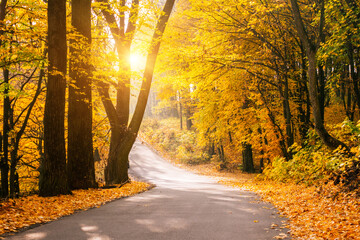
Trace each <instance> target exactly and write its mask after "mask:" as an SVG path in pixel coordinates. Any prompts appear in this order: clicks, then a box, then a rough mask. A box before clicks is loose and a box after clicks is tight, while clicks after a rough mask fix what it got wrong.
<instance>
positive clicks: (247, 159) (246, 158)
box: [242, 142, 255, 173]
mask: <svg viewBox="0 0 360 240" xmlns="http://www.w3.org/2000/svg"><path fill="white" fill-rule="evenodd" d="M242 145H243V150H242V157H243V171H244V172H247V173H253V172H255V169H254V160H253V154H252V146H251V144H249V143H246V142H245V143H243V144H242Z"/></svg>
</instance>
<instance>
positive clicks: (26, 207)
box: [0, 181, 149, 234]
mask: <svg viewBox="0 0 360 240" xmlns="http://www.w3.org/2000/svg"><path fill="white" fill-rule="evenodd" d="M148 188H149V184H147V183H143V182H135V181H133V182H131V183H127V184H125V185H124V186H122V187H121V188H112V189H89V190H74V191H73V194H72V195H61V196H56V197H46V198H45V197H39V196H37V195H33V196H28V197H22V198H19V199H9V200H8V201H5V202H1V205H0V234H4V233H6V232H14V231H16V230H17V229H20V228H23V227H28V226H30V225H32V224H36V223H44V222H48V221H52V220H55V219H57V218H59V217H62V216H65V215H69V214H72V213H74V212H75V211H77V210H85V209H88V208H93V207H99V206H101V205H103V204H104V203H106V202H109V201H112V200H114V199H118V198H122V197H126V196H131V195H134V194H136V193H140V192H143V191H146V190H147V189H148Z"/></svg>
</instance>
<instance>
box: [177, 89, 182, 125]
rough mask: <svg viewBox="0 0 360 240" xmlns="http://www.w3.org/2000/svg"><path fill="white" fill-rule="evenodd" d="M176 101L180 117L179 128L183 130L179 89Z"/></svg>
mask: <svg viewBox="0 0 360 240" xmlns="http://www.w3.org/2000/svg"><path fill="white" fill-rule="evenodd" d="M178 103H179V118H180V130H183V113H182V112H183V109H182V104H181V95H180V91H178Z"/></svg>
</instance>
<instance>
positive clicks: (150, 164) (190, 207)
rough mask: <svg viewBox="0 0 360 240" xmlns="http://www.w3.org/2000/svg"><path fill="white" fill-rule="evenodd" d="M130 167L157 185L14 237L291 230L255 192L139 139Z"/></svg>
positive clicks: (180, 238) (239, 235) (197, 236)
mask: <svg viewBox="0 0 360 240" xmlns="http://www.w3.org/2000/svg"><path fill="white" fill-rule="evenodd" d="M130 173H131V174H133V175H135V176H137V177H138V178H140V179H142V180H145V181H148V182H150V183H153V184H155V185H156V187H155V188H153V189H152V190H150V191H147V192H145V193H141V194H138V195H136V196H133V197H129V198H124V199H120V200H116V201H113V202H111V203H109V204H106V205H104V206H102V207H100V208H94V209H90V210H88V211H84V212H80V213H77V214H74V215H71V216H67V217H64V218H61V219H59V220H57V221H54V222H50V223H47V224H44V225H41V226H39V227H36V228H33V229H30V230H27V231H24V232H21V233H18V234H15V235H14V236H12V237H9V239H29V240H30V239H31V240H35V239H52V240H53V239H54V240H57V239H64V240H65V239H66V240H71V239H74V240H75V239H76V240H81V239H89V240H100V239H104V240H108V239H121V240H138V239H141V240H151V239H154V240H155V239H156V240H158V239H164V240H185V239H194V240H202V239H204V240H212V239H213V240H221V239H224V240H225V239H226V240H233V239H234V240H235V239H243V240H252V239H259V240H261V239H273V238H274V237H275V236H283V235H280V234H281V233H286V232H287V231H288V229H283V228H280V227H274V226H276V225H278V226H281V225H282V222H283V221H284V220H285V219H283V218H280V217H279V216H278V215H277V213H276V209H274V208H273V207H272V206H271V205H270V204H267V203H263V202H260V201H259V198H258V197H257V196H256V195H255V194H254V193H251V192H246V191H240V190H238V189H233V188H229V187H226V186H223V185H220V184H218V183H216V181H215V180H213V179H211V178H208V177H205V176H199V175H196V174H193V173H190V172H188V171H185V170H183V169H179V168H177V167H175V166H173V165H172V164H170V163H168V162H166V161H165V160H163V159H162V158H161V157H160V156H158V155H157V154H156V153H154V152H153V151H151V150H150V149H149V148H148V147H147V146H145V145H143V144H141V143H140V142H138V141H137V142H136V143H135V145H134V147H133V149H132V152H131V154H130Z"/></svg>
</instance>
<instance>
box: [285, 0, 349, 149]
mask: <svg viewBox="0 0 360 240" xmlns="http://www.w3.org/2000/svg"><path fill="white" fill-rule="evenodd" d="M290 3H291V10H292V13H293V17H294V22H295V27H296V30H297V32H298V36H299V38H300V40H301V42H302V44H303V45H304V48H305V52H306V55H307V58H308V65H309V66H308V83H309V89H308V90H309V96H310V102H311V106H312V110H313V117H314V123H315V130H316V132H317V134H318V135H319V137H320V139H321V140H322V142H323V143H324V144H325V145H326V146H328V147H329V148H330V149H336V148H337V147H339V146H342V147H344V148H345V149H348V147H347V146H346V145H345V144H344V143H342V142H341V141H339V140H338V139H336V138H334V137H332V136H331V135H330V134H329V133H328V132H327V130H326V129H325V126H324V121H323V119H322V113H321V106H320V102H319V98H318V94H319V90H318V81H317V78H316V66H317V61H316V53H317V49H318V47H317V45H316V43H314V42H313V41H312V39H311V38H310V37H309V33H308V32H307V31H306V28H305V25H304V23H303V20H302V17H301V14H300V9H299V5H298V2H297V0H290ZM323 4H324V3H323V2H322V10H321V17H320V20H321V23H320V35H321V31H322V28H321V26H322V25H323V21H324V16H323V14H324V11H323V7H324V5H323Z"/></svg>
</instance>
